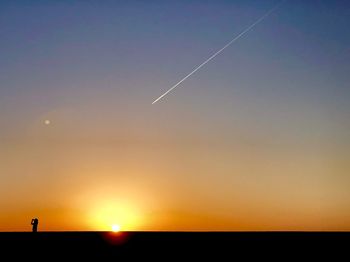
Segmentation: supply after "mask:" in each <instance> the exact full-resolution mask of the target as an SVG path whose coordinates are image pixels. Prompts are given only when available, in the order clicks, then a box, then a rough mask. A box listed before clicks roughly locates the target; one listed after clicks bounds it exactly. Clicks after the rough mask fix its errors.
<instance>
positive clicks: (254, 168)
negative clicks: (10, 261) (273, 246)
mask: <svg viewBox="0 0 350 262" xmlns="http://www.w3.org/2000/svg"><path fill="white" fill-rule="evenodd" d="M277 2H278V1H275V0H266V1H257V0H256V1H254V0H249V1H247V0H240V1H233V0H232V1H223V0H216V1H199V0H198V1H68V0H67V1H43V0H42V1H40V0H38V1H5V0H3V1H1V2H0V130H1V131H0V208H1V212H0V230H1V231H22V230H31V228H30V220H31V218H32V217H38V218H39V221H40V223H39V230H109V229H110V228H111V225H112V224H120V225H121V227H122V229H124V230H350V132H349V130H350V103H349V101H350V89H349V83H350V30H349V26H350V3H349V1H345V0H332V1H331V0H317V1H316V0H312V1H311V0H307V1H305V0H296V1H287V2H285V3H284V4H283V5H282V6H281V7H280V8H279V9H278V10H276V12H274V13H273V14H272V15H271V16H269V17H268V18H267V19H266V20H264V21H263V22H262V23H260V24H259V25H257V26H256V27H255V28H254V29H253V30H252V31H250V32H248V33H247V34H246V35H245V36H244V37H242V38H241V39H239V40H238V41H237V42H235V43H234V44H233V45H231V46H230V47H229V48H227V49H226V50H225V51H224V52H223V53H221V54H220V55H219V56H218V57H216V58H215V59H214V60H212V61H211V62H210V63H208V64H207V65H206V66H205V67H203V68H202V69H201V70H200V71H198V72H197V73H196V74H194V75H193V76H191V77H190V78H189V79H187V80H186V81H185V82H183V83H182V85H181V86H179V87H178V88H177V89H176V90H174V92H172V93H170V94H169V95H168V96H166V97H165V98H164V100H161V101H160V102H159V103H157V104H155V105H151V103H152V101H153V100H154V99H156V98H157V97H158V96H160V95H161V94H162V93H164V92H165V91H166V90H168V89H169V88H170V87H171V86H172V85H174V84H175V83H176V82H177V81H179V80H180V79H181V78H182V77H184V76H185V75H186V74H188V73H189V72H191V71H192V70H193V69H194V68H195V67H196V66H197V65H199V64H200V63H202V62H203V61H204V60H205V59H207V58H208V57H209V56H210V55H211V54H212V53H213V52H215V51H216V50H218V49H220V48H221V47H222V46H224V45H225V44H226V43H227V42H228V41H230V40H231V39H232V38H233V37H234V36H236V35H237V34H239V33H240V32H241V31H242V30H244V29H245V28H246V27H247V26H249V25H250V24H252V23H253V22H254V21H256V19H258V18H259V17H261V16H262V15H263V14H264V13H265V12H266V11H268V10H269V9H270V8H272V7H273V6H274V5H275V4H276V3H277ZM45 120H50V121H51V122H50V124H49V125H46V124H45Z"/></svg>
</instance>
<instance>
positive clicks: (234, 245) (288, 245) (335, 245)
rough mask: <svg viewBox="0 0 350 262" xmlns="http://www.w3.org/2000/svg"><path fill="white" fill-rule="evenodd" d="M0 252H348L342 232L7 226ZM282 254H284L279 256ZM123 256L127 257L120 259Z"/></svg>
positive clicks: (173, 255)
mask: <svg viewBox="0 0 350 262" xmlns="http://www.w3.org/2000/svg"><path fill="white" fill-rule="evenodd" d="M0 248H1V254H2V255H6V256H11V257H12V258H13V259H16V258H19V257H20V258H22V259H23V258H28V259H33V258H34V259H35V258H36V259H44V260H45V259H46V260H51V259H69V258H78V259H87V258H88V259H92V258H93V259H102V258H128V259H133V258H144V259H147V260H149V259H162V260H164V261H168V260H172V259H176V260H186V259H188V258H197V259H204V258H211V259H212V260H213V261H218V260H220V261H222V260H223V259H226V258H228V259H229V260H234V259H235V258H238V257H242V256H243V257H245V258H256V257H257V256H258V257H259V258H277V259H278V258H281V259H282V260H281V261H283V259H284V258H296V259H299V258H300V256H302V257H303V258H304V259H305V258H307V257H306V256H308V257H309V258H314V257H315V256H321V257H324V258H325V257H326V256H327V257H328V258H335V257H337V256H344V255H345V257H344V259H345V258H346V257H348V256H349V254H350V234H349V233H346V232H312V233H311V232H308V233H307V232H119V233H112V232H39V233H31V232H25V233H24V232H23V233H22V232H21V233H17V232H11V233H10V232H9V233H7V232H6V233H0ZM281 254H283V257H279V256H280V255H281ZM124 261H125V260H124Z"/></svg>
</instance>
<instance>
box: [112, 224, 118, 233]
mask: <svg viewBox="0 0 350 262" xmlns="http://www.w3.org/2000/svg"><path fill="white" fill-rule="evenodd" d="M112 231H113V232H119V231H120V225H116V224H114V225H112Z"/></svg>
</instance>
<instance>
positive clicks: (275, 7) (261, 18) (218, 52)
mask: <svg viewBox="0 0 350 262" xmlns="http://www.w3.org/2000/svg"><path fill="white" fill-rule="evenodd" d="M284 1H285V0H282V1H280V2H279V3H278V4H277V5H276V6H274V7H273V8H272V9H271V10H269V11H268V12H266V13H265V14H264V15H263V16H262V17H260V18H259V19H258V20H256V21H255V22H254V23H253V24H251V25H250V26H248V27H247V28H246V29H245V30H243V31H242V32H241V33H240V34H239V35H237V36H236V37H235V38H233V39H232V40H231V41H230V42H228V43H227V44H226V45H225V46H224V47H223V48H221V49H220V50H218V51H216V53H214V54H213V55H212V56H210V57H209V58H208V59H207V60H205V61H204V62H203V63H201V64H200V65H199V66H197V67H196V68H195V69H194V70H193V71H192V72H191V73H189V74H188V75H187V76H185V77H184V78H182V79H181V80H180V81H179V82H178V83H176V84H175V85H174V86H172V87H171V88H170V89H169V90H168V91H166V92H165V93H164V94H162V95H161V96H160V97H158V98H157V99H156V100H154V101H153V102H152V105H153V104H155V103H157V102H158V101H159V100H160V99H162V98H163V97H164V96H166V95H167V94H168V93H170V92H171V91H172V90H173V89H175V88H176V87H177V86H178V85H180V84H181V83H182V82H183V81H185V80H186V79H187V78H189V77H190V76H191V75H193V74H194V73H195V72H197V71H198V70H199V69H200V68H201V67H203V66H204V65H205V64H206V63H208V62H209V61H210V60H212V59H213V58H215V57H216V56H217V55H218V54H220V53H221V52H222V51H224V50H225V49H226V48H227V47H229V46H230V45H231V44H232V43H234V42H235V41H237V40H238V39H239V38H241V37H242V36H243V35H244V34H245V33H247V32H248V31H250V30H251V29H252V28H253V27H254V26H256V25H257V24H259V23H260V22H261V21H262V20H264V19H265V18H266V17H268V16H269V15H270V14H271V13H272V12H274V11H275V10H276V9H277V8H278V7H279V6H280V5H281V4H282V3H283V2H284Z"/></svg>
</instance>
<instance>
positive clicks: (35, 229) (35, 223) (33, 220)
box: [30, 218, 39, 232]
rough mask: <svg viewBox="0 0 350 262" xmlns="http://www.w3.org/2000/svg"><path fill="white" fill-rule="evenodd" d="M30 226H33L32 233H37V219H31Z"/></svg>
mask: <svg viewBox="0 0 350 262" xmlns="http://www.w3.org/2000/svg"><path fill="white" fill-rule="evenodd" d="M30 224H31V225H33V229H32V230H33V232H38V224H39V220H38V219H37V218H33V219H32V222H31V223H30Z"/></svg>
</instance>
